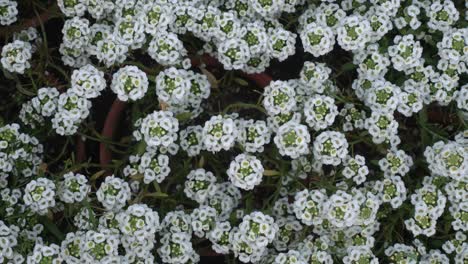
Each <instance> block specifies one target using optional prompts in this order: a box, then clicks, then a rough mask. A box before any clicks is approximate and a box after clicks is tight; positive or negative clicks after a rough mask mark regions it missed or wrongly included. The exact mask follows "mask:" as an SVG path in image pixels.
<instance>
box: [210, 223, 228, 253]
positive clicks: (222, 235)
mask: <svg viewBox="0 0 468 264" xmlns="http://www.w3.org/2000/svg"><path fill="white" fill-rule="evenodd" d="M230 231H231V225H230V224H229V222H227V221H226V222H218V223H217V224H216V226H215V228H214V229H213V230H212V231H211V232H210V234H209V235H208V239H209V240H210V242H211V243H212V244H213V245H212V246H211V247H212V248H213V250H214V251H215V252H216V253H220V254H228V253H229V249H230V247H231V245H230V244H229V234H230Z"/></svg>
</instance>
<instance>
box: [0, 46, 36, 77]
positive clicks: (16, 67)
mask: <svg viewBox="0 0 468 264" xmlns="http://www.w3.org/2000/svg"><path fill="white" fill-rule="evenodd" d="M31 49H32V47H31V44H29V43H28V42H24V41H21V40H15V41H13V42H12V43H9V44H7V45H5V46H3V48H2V59H1V62H2V66H3V68H5V69H6V70H7V71H10V72H16V73H20V74H24V71H25V70H26V69H29V68H30V67H31V64H30V63H29V60H30V59H31V57H32V51H31Z"/></svg>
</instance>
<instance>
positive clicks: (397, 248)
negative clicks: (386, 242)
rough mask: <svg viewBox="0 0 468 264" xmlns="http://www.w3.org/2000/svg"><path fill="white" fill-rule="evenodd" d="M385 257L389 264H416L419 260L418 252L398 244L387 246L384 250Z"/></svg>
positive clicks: (410, 247)
mask: <svg viewBox="0 0 468 264" xmlns="http://www.w3.org/2000/svg"><path fill="white" fill-rule="evenodd" d="M385 255H386V256H387V258H388V260H389V261H390V262H389V263H391V264H397V263H402V262H403V263H408V264H416V263H418V260H419V252H418V251H417V250H416V249H415V248H414V247H412V246H408V245H405V244H399V243H396V244H393V245H392V246H388V247H387V248H386V249H385Z"/></svg>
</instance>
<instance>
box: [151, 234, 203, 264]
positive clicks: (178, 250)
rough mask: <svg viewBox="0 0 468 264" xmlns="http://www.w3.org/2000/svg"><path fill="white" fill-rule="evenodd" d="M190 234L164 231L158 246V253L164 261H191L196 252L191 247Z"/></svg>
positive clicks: (174, 263)
mask: <svg viewBox="0 0 468 264" xmlns="http://www.w3.org/2000/svg"><path fill="white" fill-rule="evenodd" d="M190 239H191V236H190V234H187V233H183V232H178V233H166V234H164V235H163V237H162V238H161V241H160V243H161V247H160V248H158V254H159V256H160V257H161V259H162V261H163V262H164V263H172V264H176V263H177V264H179V263H181V264H183V263H193V262H191V259H192V258H194V257H195V256H198V254H197V253H196V252H195V250H194V249H193V247H192V242H191V241H190Z"/></svg>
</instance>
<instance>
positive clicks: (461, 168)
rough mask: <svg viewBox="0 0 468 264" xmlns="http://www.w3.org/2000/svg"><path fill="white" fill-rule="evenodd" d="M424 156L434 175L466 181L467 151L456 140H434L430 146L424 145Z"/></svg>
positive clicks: (467, 176) (467, 175)
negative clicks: (446, 141) (445, 141)
mask: <svg viewBox="0 0 468 264" xmlns="http://www.w3.org/2000/svg"><path fill="white" fill-rule="evenodd" d="M424 156H425V157H426V161H427V163H428V167H429V169H430V170H431V172H432V173H434V174H435V175H441V176H445V177H450V178H452V179H454V180H458V181H467V178H468V174H467V173H466V172H467V168H468V152H467V151H466V149H465V148H464V147H463V146H462V145H460V144H459V143H458V142H453V141H450V142H448V143H444V142H443V141H439V142H436V143H435V144H434V145H433V146H432V147H430V146H428V147H426V150H425V151H424Z"/></svg>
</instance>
